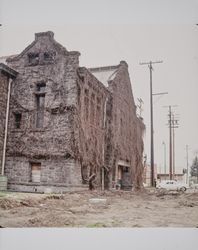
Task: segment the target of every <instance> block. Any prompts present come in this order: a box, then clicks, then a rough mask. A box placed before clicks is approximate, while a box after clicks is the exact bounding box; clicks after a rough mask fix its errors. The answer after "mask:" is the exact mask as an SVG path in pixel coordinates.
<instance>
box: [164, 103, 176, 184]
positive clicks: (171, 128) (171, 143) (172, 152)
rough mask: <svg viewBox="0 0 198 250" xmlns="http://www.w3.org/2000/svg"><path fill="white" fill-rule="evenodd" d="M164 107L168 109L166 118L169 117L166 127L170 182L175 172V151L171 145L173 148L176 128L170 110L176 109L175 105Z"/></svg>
mask: <svg viewBox="0 0 198 250" xmlns="http://www.w3.org/2000/svg"><path fill="white" fill-rule="evenodd" d="M164 107H168V108H169V112H168V117H169V118H168V126H169V178H170V180H172V179H173V175H174V171H175V170H174V169H173V157H174V159H175V149H174V150H173V145H174V146H175V138H174V139H173V134H174V131H173V129H174V128H177V126H174V123H175V120H174V116H173V113H172V110H171V108H172V107H177V105H172V106H171V105H169V106H164ZM173 155H174V156H173ZM174 161H175V160H174ZM174 164H175V163H174Z"/></svg>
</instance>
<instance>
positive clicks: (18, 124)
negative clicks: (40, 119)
mask: <svg viewBox="0 0 198 250" xmlns="http://www.w3.org/2000/svg"><path fill="white" fill-rule="evenodd" d="M14 117H15V126H14V127H15V128H17V129H19V128H21V118H22V115H21V114H14Z"/></svg>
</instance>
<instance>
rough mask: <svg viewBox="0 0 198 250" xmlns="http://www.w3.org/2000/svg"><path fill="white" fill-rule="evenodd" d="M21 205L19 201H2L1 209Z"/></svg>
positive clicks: (0, 200)
mask: <svg viewBox="0 0 198 250" xmlns="http://www.w3.org/2000/svg"><path fill="white" fill-rule="evenodd" d="M19 206H20V203H19V202H18V201H15V200H12V199H6V198H4V199H0V208H3V209H5V210H7V209H11V208H15V207H19Z"/></svg>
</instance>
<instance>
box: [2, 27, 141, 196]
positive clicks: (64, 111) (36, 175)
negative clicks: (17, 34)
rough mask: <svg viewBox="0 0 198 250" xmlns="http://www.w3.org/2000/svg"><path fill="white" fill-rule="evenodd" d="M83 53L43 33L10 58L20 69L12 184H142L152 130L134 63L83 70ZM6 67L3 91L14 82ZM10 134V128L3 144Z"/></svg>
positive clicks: (30, 187) (61, 187)
mask: <svg viewBox="0 0 198 250" xmlns="http://www.w3.org/2000/svg"><path fill="white" fill-rule="evenodd" d="M79 56H80V53H79V52H77V51H67V50H66V48H64V47H63V46H62V45H60V44H59V43H57V42H56V41H55V40H54V34H53V32H51V31H49V32H43V33H36V34H35V40H34V41H33V42H32V43H31V44H30V45H29V46H28V47H27V48H25V49H24V50H23V51H22V52H21V53H20V54H19V55H17V56H14V57H10V58H8V59H7V60H6V62H7V66H9V67H10V68H11V69H13V71H12V70H11V72H18V74H17V75H16V74H15V73H14V77H12V78H13V81H12V86H11V95H10V98H11V99H10V105H9V107H10V112H9V127H8V143H7V148H6V165H5V174H6V176H7V177H8V186H9V188H10V189H12V190H22V191H24V190H25V191H40V192H43V191H44V190H45V189H46V188H48V187H50V188H52V190H53V191H65V190H79V189H83V188H87V187H88V185H87V184H89V187H90V188H93V187H99V188H101V187H104V188H113V187H116V186H117V185H120V187H121V188H123V189H125V188H126V189H130V188H131V187H132V186H133V187H134V188H139V187H141V186H142V173H143V165H142V152H143V140H142V135H143V131H144V129H145V127H144V124H143V122H142V119H139V118H138V117H137V116H136V106H135V103H134V99H133V93H132V89H131V82H130V78H129V73H128V65H127V63H126V62H124V61H121V62H120V63H119V64H118V65H116V66H108V67H99V68H91V69H88V68H85V67H79ZM7 66H3V67H7ZM2 72H3V73H2V74H3V75H2V77H1V82H0V86H1V88H3V85H5V84H7V78H6V81H5V83H4V80H3V77H4V71H2ZM15 77H16V78H15ZM5 91H7V87H5ZM5 91H4V92H2V91H1V93H0V98H2V99H3V100H5V101H2V103H4V104H3V105H2V106H1V109H3V110H4V109H5V108H6V107H5V103H6V92H5ZM3 113H4V114H5V110H4V111H3ZM3 117H4V116H3ZM2 121H4V119H3V120H2ZM2 133H4V126H3V125H2V126H1V138H0V140H1V142H0V143H1V144H0V145H2V143H3V136H2ZM1 148H2V146H1Z"/></svg>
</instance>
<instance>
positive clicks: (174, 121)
mask: <svg viewBox="0 0 198 250" xmlns="http://www.w3.org/2000/svg"><path fill="white" fill-rule="evenodd" d="M178 125H179V124H178V119H176V118H175V115H174V113H172V130H173V178H174V177H175V128H178Z"/></svg>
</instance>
